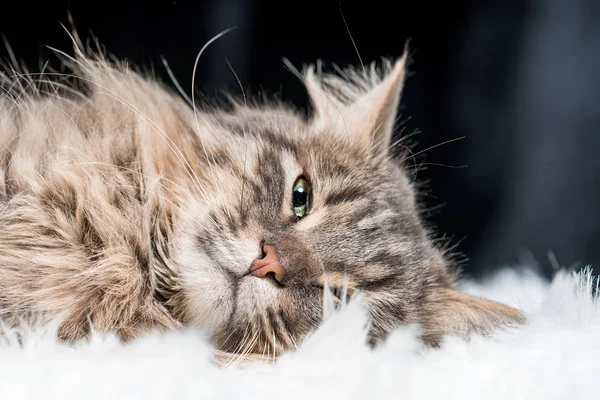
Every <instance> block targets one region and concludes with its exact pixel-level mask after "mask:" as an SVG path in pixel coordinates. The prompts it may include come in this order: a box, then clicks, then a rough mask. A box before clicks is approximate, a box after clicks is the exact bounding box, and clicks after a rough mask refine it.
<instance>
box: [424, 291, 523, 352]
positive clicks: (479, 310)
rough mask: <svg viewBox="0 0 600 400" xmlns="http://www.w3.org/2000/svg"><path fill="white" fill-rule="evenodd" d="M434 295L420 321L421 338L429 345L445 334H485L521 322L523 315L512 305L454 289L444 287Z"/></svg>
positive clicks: (464, 335)
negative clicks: (422, 327) (422, 332)
mask: <svg viewBox="0 0 600 400" xmlns="http://www.w3.org/2000/svg"><path fill="white" fill-rule="evenodd" d="M436 298H437V300H436V301H434V302H433V303H432V304H431V305H430V307H431V308H430V310H429V312H427V313H426V314H428V316H427V318H426V319H425V320H424V321H423V325H424V328H425V334H424V340H425V342H428V343H430V344H437V343H438V342H439V341H440V340H441V338H442V336H444V335H445V334H448V333H450V334H454V335H458V336H463V337H466V336H468V335H470V334H471V333H479V334H488V333H491V332H492V331H493V330H494V329H496V328H498V327H500V326H512V325H520V324H523V323H524V322H525V316H524V315H523V314H522V313H521V312H520V311H519V310H517V309H515V308H512V307H510V306H507V305H505V304H502V303H498V302H496V301H493V300H487V299H483V298H480V297H475V296H471V295H469V294H466V293H463V292H459V291H457V290H453V289H445V290H443V291H442V292H441V293H437V294H436Z"/></svg>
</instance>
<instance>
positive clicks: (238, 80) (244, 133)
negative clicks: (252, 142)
mask: <svg viewBox="0 0 600 400" xmlns="http://www.w3.org/2000/svg"><path fill="white" fill-rule="evenodd" d="M225 61H226V62H227V65H228V66H229V69H231V72H232V73H233V76H235V79H236V81H237V83H238V85H239V86H240V90H241V91H242V97H243V98H244V106H246V107H248V102H247V100H246V92H244V87H243V86H242V82H241V81H240V78H239V77H238V75H237V74H236V73H235V70H234V69H233V67H232V66H231V63H230V62H229V60H228V59H225ZM242 133H243V135H244V170H243V171H242V192H241V195H240V214H241V215H242V218H243V214H244V188H245V186H246V161H247V160H246V159H247V156H248V141H247V140H246V125H245V124H242Z"/></svg>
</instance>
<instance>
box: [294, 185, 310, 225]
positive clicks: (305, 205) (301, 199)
mask: <svg viewBox="0 0 600 400" xmlns="http://www.w3.org/2000/svg"><path fill="white" fill-rule="evenodd" d="M309 201H310V183H308V182H307V181H306V179H304V178H298V179H296V182H294V192H293V194H292V204H293V207H294V214H296V217H298V218H302V217H304V216H305V215H306V214H307V213H308V211H309V208H310V204H309Z"/></svg>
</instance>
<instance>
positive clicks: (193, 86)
mask: <svg viewBox="0 0 600 400" xmlns="http://www.w3.org/2000/svg"><path fill="white" fill-rule="evenodd" d="M235 28H236V27H235V26H234V27H231V28H228V29H225V30H224V31H222V32H220V33H218V34H216V35H215V36H213V37H212V38H211V39H210V40H209V41H208V42H206V44H205V45H204V46H202V48H201V49H200V51H199V52H198V55H197V56H196V60H195V61H194V68H193V69H192V89H191V91H192V111H193V113H194V119H195V121H196V130H197V132H200V121H199V120H198V109H197V108H196V96H195V86H196V72H197V70H198V63H199V61H200V57H201V56H202V54H203V53H204V51H206V49H207V48H208V46H210V45H211V43H213V42H214V41H216V40H217V39H219V38H220V37H222V36H224V35H226V34H228V33H229V32H231V31H232V30H234V29H235ZM198 139H199V140H200V145H201V146H202V151H203V152H204V156H205V157H206V162H207V164H208V170H209V172H210V173H211V174H212V176H213V182H214V184H215V185H217V184H218V182H216V179H215V175H214V169H213V165H212V164H211V161H210V157H209V155H208V152H207V151H206V146H205V145H204V141H203V140H202V137H201V136H200V135H198ZM213 161H214V160H213Z"/></svg>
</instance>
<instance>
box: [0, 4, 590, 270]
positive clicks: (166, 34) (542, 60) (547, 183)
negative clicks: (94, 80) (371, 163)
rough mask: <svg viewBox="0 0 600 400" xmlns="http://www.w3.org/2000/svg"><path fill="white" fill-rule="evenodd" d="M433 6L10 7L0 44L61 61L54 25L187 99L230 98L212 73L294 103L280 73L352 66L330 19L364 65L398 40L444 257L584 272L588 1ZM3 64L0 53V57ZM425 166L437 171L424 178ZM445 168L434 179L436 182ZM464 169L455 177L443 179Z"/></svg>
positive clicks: (408, 125)
mask: <svg viewBox="0 0 600 400" xmlns="http://www.w3.org/2000/svg"><path fill="white" fill-rule="evenodd" d="M443 4H444V3H443V2H439V3H433V2H416V1H396V2H384V1H379V0H362V1H359V2H352V1H343V2H342V3H341V4H340V3H339V2H338V1H337V0H322V1H318V2H317V1H314V2H311V1H303V2H292V1H275V0H271V1H267V0H221V1H217V0H213V1H196V2H192V1H182V0H170V1H154V2H150V1H146V2H144V1H138V2H134V1H125V0H123V1H108V0H107V1H103V2H89V1H85V2H84V1H64V0H59V1H45V2H39V3H33V2H27V1H22V2H19V3H16V4H12V6H13V7H15V8H14V9H13V10H11V12H5V13H2V15H1V16H0V33H2V34H4V35H5V37H6V38H7V40H8V42H9V43H10V45H11V47H12V49H13V50H14V52H15V53H16V54H17V56H18V57H19V58H21V59H22V60H23V62H24V64H25V65H27V66H28V67H29V68H30V69H32V70H37V69H39V68H40V67H39V66H40V65H42V64H43V63H44V62H45V61H46V60H47V59H48V58H51V52H50V51H49V50H47V49H46V48H45V47H44V46H45V45H49V46H53V47H57V48H60V49H62V50H70V48H71V47H70V46H71V45H70V42H69V38H68V35H67V34H66V33H65V31H64V30H63V29H62V28H61V26H60V23H61V22H62V23H63V24H65V25H68V18H67V15H68V12H69V11H70V12H71V14H72V16H73V18H74V22H75V26H76V27H77V29H78V31H79V33H80V35H81V36H84V37H86V36H89V32H90V31H91V32H92V33H93V34H94V35H95V36H97V37H98V38H99V40H100V41H101V43H102V44H103V45H105V47H106V49H107V50H108V51H109V52H110V53H112V54H114V55H116V56H117V57H119V58H127V59H128V60H131V61H132V62H133V63H135V64H137V65H144V66H147V67H150V66H153V68H154V71H155V73H156V75H158V76H159V77H161V78H163V80H165V81H168V80H169V78H168V75H167V73H166V70H165V68H164V67H163V65H162V63H161V58H160V57H161V56H164V57H165V58H166V60H167V61H168V62H169V65H170V67H171V69H172V71H173V73H174V75H175V76H176V78H177V80H178V81H179V82H180V83H181V85H182V86H183V87H184V88H186V89H187V91H188V92H190V89H191V76H192V68H193V64H194V59H195V57H196V55H197V53H198V51H199V49H200V48H201V47H202V46H203V45H204V44H205V43H206V42H207V41H208V40H209V39H210V38H212V37H213V36H214V35H216V34H217V33H219V32H221V31H223V30H224V29H227V28H229V27H231V26H237V29H236V30H234V31H232V32H231V33H229V34H227V35H225V36H224V37H223V38H221V39H219V40H217V41H216V42H215V43H213V45H211V46H210V47H209V48H208V50H207V51H206V53H205V54H204V55H203V56H202V58H201V60H200V63H199V65H198V69H197V85H196V87H197V88H198V90H199V91H202V92H205V93H208V94H209V95H211V94H215V93H217V92H216V89H223V88H228V89H230V90H233V91H239V87H238V84H237V82H236V80H235V78H234V76H233V74H232V73H231V70H230V69H229V67H228V66H227V63H226V61H225V59H228V60H229V62H230V63H231V65H232V66H233V68H234V69H235V71H236V73H237V75H238V76H239V78H240V80H241V82H242V83H243V85H244V86H245V87H246V88H247V90H250V91H252V92H254V93H257V92H259V91H261V90H264V91H266V92H269V93H280V94H281V96H282V97H283V98H284V99H287V100H289V101H291V102H293V103H296V104H297V105H299V106H306V102H307V98H306V95H305V93H304V91H303V88H302V86H301V84H300V82H299V81H298V80H297V79H296V78H295V77H294V76H293V75H292V74H291V73H290V72H288V71H287V70H286V69H285V68H284V67H283V64H282V61H281V59H282V57H287V58H289V59H290V61H291V62H292V63H293V64H294V65H297V66H299V65H300V64H302V63H307V62H314V61H315V60H316V59H319V58H321V59H323V60H327V61H330V62H335V63H338V64H346V63H353V64H358V63H359V58H358V56H357V53H356V51H355V49H354V46H353V43H352V41H351V39H350V36H349V35H348V32H347V29H346V27H345V25H344V19H343V18H342V12H341V11H343V15H344V17H345V20H346V22H347V24H348V26H349V29H350V32H351V33H352V36H353V38H354V40H355V42H356V46H357V48H358V51H359V53H360V56H361V57H362V60H363V61H364V62H370V61H373V60H377V59H378V58H379V57H381V56H391V57H395V56H399V55H401V53H402V50H403V47H404V43H405V41H406V40H407V39H409V38H410V39H411V42H410V43H411V49H412V56H413V60H414V62H413V63H412V65H411V70H412V72H413V73H412V75H411V76H410V78H409V80H408V82H407V85H406V89H405V92H404V97H403V106H402V110H401V112H402V116H403V120H404V121H405V133H412V132H415V131H417V130H418V131H419V132H420V133H419V134H417V135H416V136H415V137H414V138H415V139H416V141H417V142H418V144H417V147H416V151H423V150H426V149H428V148H429V147H432V146H435V145H437V144H439V143H442V142H445V141H448V140H452V139H455V138H459V137H463V136H464V137H465V138H464V139H461V140H456V141H453V142H450V143H447V144H444V145H441V146H438V147H434V148H431V149H430V150H427V151H425V152H424V155H425V157H426V158H425V159H424V160H423V159H420V160H419V161H421V162H426V163H428V165H425V166H423V167H422V168H420V169H419V172H418V174H417V176H418V179H419V180H420V181H424V182H427V187H428V192H427V193H428V194H427V196H426V201H427V205H428V206H429V207H430V208H432V211H431V212H430V213H429V214H430V215H428V219H429V220H430V221H431V222H432V223H434V224H435V225H437V227H438V231H439V232H440V233H441V234H445V235H446V236H448V237H450V238H452V239H453V240H454V241H455V242H460V245H459V247H458V250H460V251H462V252H463V253H464V254H465V255H466V256H467V257H468V258H470V262H469V263H468V264H467V265H466V272H468V273H471V274H474V275H476V276H477V275H480V274H482V273H485V272H487V271H489V270H490V269H491V268H497V267H499V266H501V265H513V264H516V263H518V262H527V263H529V264H537V265H538V267H539V268H540V270H541V271H543V272H544V273H546V274H547V275H548V276H549V275H550V274H551V273H552V271H553V268H552V265H553V262H552V261H551V260H552V259H553V257H552V256H550V257H549V255H548V254H549V253H548V252H550V251H551V252H553V254H554V255H555V257H556V259H557V260H558V262H559V263H560V264H562V265H565V266H570V267H580V266H584V265H587V264H592V265H593V264H597V263H598V261H600V250H599V249H598V248H597V246H596V243H597V240H598V238H599V237H600V201H599V200H600V190H599V189H598V183H599V182H598V181H599V180H598V178H597V177H598V172H599V170H600V161H599V158H598V156H597V155H596V152H597V150H598V149H600V136H599V135H598V133H597V127H598V125H599V123H600V115H599V113H598V107H597V105H598V104H599V102H598V100H599V98H598V97H599V95H598V93H599V90H598V89H600V85H599V84H600V74H598V72H600V54H599V49H600V46H598V44H600V24H598V22H600V21H599V15H600V3H598V2H595V1H593V0H591V1H590V0H573V1H567V0H565V1H559V0H547V1H532V0H529V1H516V0H504V1H502V0H490V1H487V2H477V1H471V2H453V3H452V6H451V7H449V6H447V5H445V6H444V5H443ZM7 55H8V53H7V51H6V50H5V49H2V50H1V51H0V56H2V57H6V56H7ZM433 164H440V165H433ZM442 165H446V166H442ZM464 165H467V167H466V168H457V167H460V166H464Z"/></svg>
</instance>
